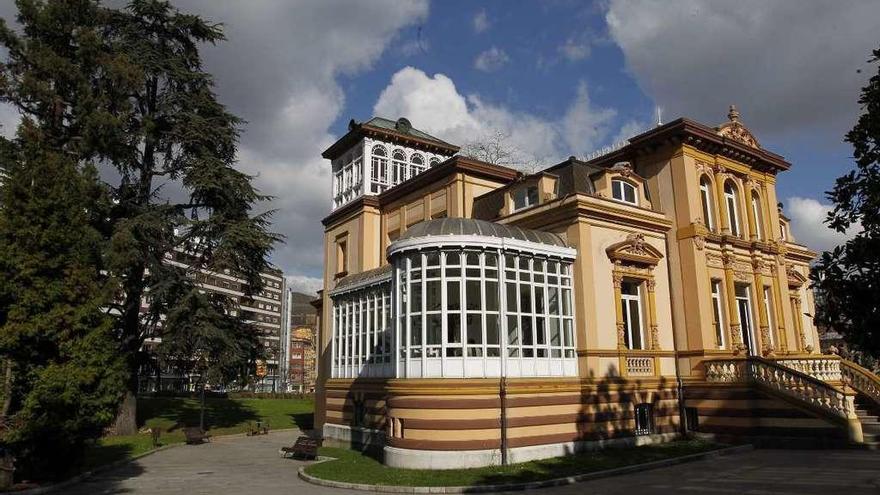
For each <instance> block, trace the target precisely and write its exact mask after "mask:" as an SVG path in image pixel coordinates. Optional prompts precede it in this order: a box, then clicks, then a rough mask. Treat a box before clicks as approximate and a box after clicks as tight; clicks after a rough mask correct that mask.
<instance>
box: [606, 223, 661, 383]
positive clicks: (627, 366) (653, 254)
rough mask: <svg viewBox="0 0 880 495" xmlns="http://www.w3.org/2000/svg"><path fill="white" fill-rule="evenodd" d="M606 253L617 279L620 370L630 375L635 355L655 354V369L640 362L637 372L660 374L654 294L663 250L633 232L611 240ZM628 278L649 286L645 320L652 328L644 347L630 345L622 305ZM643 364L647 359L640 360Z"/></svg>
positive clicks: (614, 279)
mask: <svg viewBox="0 0 880 495" xmlns="http://www.w3.org/2000/svg"><path fill="white" fill-rule="evenodd" d="M605 254H607V255H608V258H609V259H610V260H611V262H612V263H613V265H614V267H613V268H612V280H613V281H614V305H615V315H616V324H617V351H618V355H619V357H620V370H621V373H622V374H623V375H624V376H626V375H630V374H632V373H630V371H631V369H632V368H633V362H631V361H632V360H633V359H640V358H641V359H644V358H645V357H648V356H653V361H654V362H653V370H650V371H651V372H650V373H649V372H648V371H649V370H647V369H646V368H644V367H643V366H639V367H640V370H639V373H638V374H642V375H645V374H650V375H653V376H657V375H658V374H659V372H660V366H659V358H658V357H657V356H656V355H654V354H655V353H654V351H659V350H660V339H659V329H658V324H657V302H656V296H655V289H656V285H657V282H656V279H655V277H654V268H656V267H657V265H658V264H659V263H660V260H661V259H663V253H661V252H660V250H658V249H657V248H655V247H654V246H652V245H650V244H649V243H648V242H647V241H645V236H644V234H640V233H634V234H630V235H628V236H627V238H626V240H624V241H621V242H618V243H615V244H612V245H611V246H609V247H608V248H607V249H606V250H605ZM625 278H628V279H635V280H638V281H641V282H642V283H644V285H645V288H646V289H647V298H646V303H647V304H646V306H647V307H646V308H645V309H646V311H645V314H646V317H647V318H646V320H647V322H646V323H647V327H648V329H649V332H648V335H647V336H646V340H647V342H646V344H648V345H647V346H646V348H645V349H638V350H635V349H627V347H626V339H625V331H626V326H625V324H624V321H623V308H622V307H621V305H620V300H621V296H622V294H621V286H622V284H623V280H624V279H625ZM639 364H640V365H643V364H644V363H639Z"/></svg>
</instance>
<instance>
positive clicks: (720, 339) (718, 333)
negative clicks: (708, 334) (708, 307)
mask: <svg viewBox="0 0 880 495" xmlns="http://www.w3.org/2000/svg"><path fill="white" fill-rule="evenodd" d="M712 315H713V317H714V324H715V342H717V343H718V347H719V348H722V349H723V348H724V312H723V308H722V306H721V281H720V280H712Z"/></svg>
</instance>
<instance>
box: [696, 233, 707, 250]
mask: <svg viewBox="0 0 880 495" xmlns="http://www.w3.org/2000/svg"><path fill="white" fill-rule="evenodd" d="M694 245H695V246H696V247H697V251H702V250H703V248H704V247H705V246H706V236H704V235H699V234H698V235H695V236H694Z"/></svg>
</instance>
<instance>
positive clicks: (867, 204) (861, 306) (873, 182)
mask: <svg viewBox="0 0 880 495" xmlns="http://www.w3.org/2000/svg"><path fill="white" fill-rule="evenodd" d="M870 62H871V63H872V64H877V65H878V70H877V73H876V74H874V75H873V76H872V77H871V78H870V80H869V81H868V85H867V86H865V87H864V88H863V89H862V93H861V96H860V98H859V104H860V105H861V106H862V109H863V113H862V115H861V116H860V117H859V120H858V122H857V123H856V125H855V127H853V128H852V130H851V131H849V133H847V135H846V141H847V142H849V143H850V144H852V146H853V157H854V158H855V160H856V167H855V169H854V170H853V171H851V172H849V173H848V174H846V175H844V176H842V177H840V178H838V179H837V181H836V183H835V185H834V189H832V190H831V191H830V192H829V193H828V198H829V199H831V201H833V202H834V210H833V211H832V212H831V213H830V214H829V216H828V220H827V221H828V224H829V225H830V226H831V227H832V228H834V229H835V230H837V231H839V232H845V231H847V230H848V229H850V228H851V227H853V226H858V225H860V226H861V230H860V231H859V232H858V233H857V234H856V235H855V236H854V237H853V238H852V239H850V240H849V241H847V242H846V244H844V245H842V246H838V247H836V248H835V249H834V250H833V251H831V252H826V253H823V255H822V258H821V260H820V261H819V263H818V264H817V265H816V267H815V269H814V271H813V275H812V278H813V282H814V284H815V285H816V288H817V289H818V290H819V292H820V293H821V295H822V298H821V304H820V305H819V306H818V308H817V317H818V321H819V322H820V323H824V324H826V325H828V326H829V327H831V328H833V329H835V330H837V331H838V332H840V333H841V334H842V335H843V336H844V338H845V339H846V341H847V342H848V343H849V344H850V345H851V346H852V347H854V348H855V349H854V350H856V351H860V352H862V353H867V354H869V355H872V356H873V357H874V358H875V359H876V358H878V357H880V49H878V50H874V53H873V58H872V59H871V60H870Z"/></svg>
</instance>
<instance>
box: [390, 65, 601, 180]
mask: <svg viewBox="0 0 880 495" xmlns="http://www.w3.org/2000/svg"><path fill="white" fill-rule="evenodd" d="M575 91H576V92H575V96H574V98H573V100H572V102H571V104H570V105H569V107H568V109H567V110H566V112H565V113H564V114H563V115H562V116H560V117H559V118H558V119H547V118H544V117H541V116H538V115H534V114H531V113H527V112H521V111H515V110H511V109H509V108H506V107H504V106H501V105H496V104H492V103H488V102H486V101H484V99H483V98H481V97H480V96H478V95H469V96H465V95H462V94H461V93H459V91H458V89H457V88H456V86H455V83H454V82H453V81H452V80H451V79H450V78H449V77H447V76H446V75H444V74H435V75H434V76H429V75H428V74H425V73H424V72H423V71H421V70H419V69H416V68H413V67H405V68H403V69H401V70H400V71H398V72H397V73H396V74H394V76H392V78H391V82H390V84H389V85H388V86H387V87H386V88H385V89H384V90H383V91H382V93H381V95H379V99H378V101H377V102H376V105H375V107H374V109H373V112H374V113H375V114H376V115H382V116H385V117H388V118H397V117H407V118H409V119H410V121H412V123H413V125H414V126H415V127H417V128H419V129H422V130H424V131H426V132H429V133H431V134H434V135H436V136H437V137H440V138H442V139H445V140H447V141H450V142H453V143H458V144H466V143H468V142H470V141H472V140H474V139H479V138H480V137H482V136H489V135H492V134H493V133H495V132H501V133H503V134H504V135H505V136H507V137H508V138H509V142H511V143H515V144H516V146H517V147H518V148H519V149H520V150H522V151H523V152H525V153H528V154H529V155H531V156H534V157H536V158H537V159H540V160H541V161H542V162H544V163H545V164H549V163H550V162H552V161H553V160H556V159H560V158H564V157H567V156H569V155H584V154H586V153H587V152H589V151H591V150H593V149H594V148H596V147H598V146H599V145H600V144H602V143H604V141H605V140H606V139H607V138H608V136H609V135H610V133H611V131H612V124H613V120H614V118H615V117H616V115H617V112H616V111H615V110H614V109H612V108H597V107H596V106H595V105H594V104H593V103H592V101H591V100H590V95H589V91H588V88H587V85H586V83H583V82H582V83H580V84H578V86H577V88H576V90H575Z"/></svg>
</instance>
